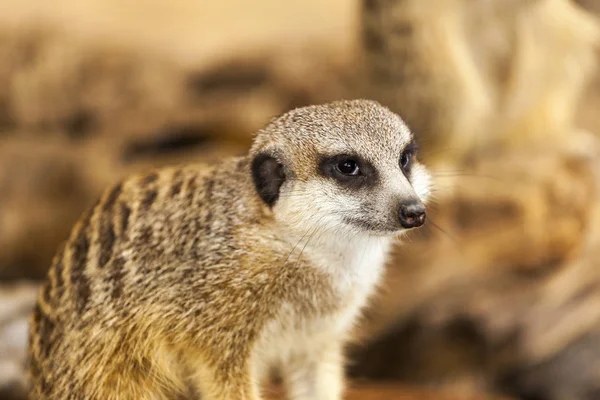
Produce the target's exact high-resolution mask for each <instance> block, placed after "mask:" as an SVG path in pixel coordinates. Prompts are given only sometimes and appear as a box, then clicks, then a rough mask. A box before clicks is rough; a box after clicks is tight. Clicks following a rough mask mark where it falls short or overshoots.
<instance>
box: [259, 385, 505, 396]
mask: <svg viewBox="0 0 600 400" xmlns="http://www.w3.org/2000/svg"><path fill="white" fill-rule="evenodd" d="M266 395H267V398H268V399H269V400H284V399H285V397H284V396H283V395H282V391H281V390H280V389H272V390H269V392H268V393H266ZM345 400H511V399H509V398H506V397H499V396H492V395H486V394H465V393H462V392H459V391H457V390H451V389H437V390H436V389H424V388H415V387H410V386H404V385H399V384H361V385H358V384H354V385H352V387H351V388H350V389H349V390H348V392H347V395H346V397H345Z"/></svg>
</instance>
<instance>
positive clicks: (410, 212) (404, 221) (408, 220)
mask: <svg viewBox="0 0 600 400" xmlns="http://www.w3.org/2000/svg"><path fill="white" fill-rule="evenodd" d="M398 216H399V217H400V225H402V227H403V228H406V229H409V228H417V227H419V226H421V225H423V224H424V223H425V216H426V214H425V206H424V205H423V203H421V202H420V201H412V202H410V203H403V204H400V210H399V212H398Z"/></svg>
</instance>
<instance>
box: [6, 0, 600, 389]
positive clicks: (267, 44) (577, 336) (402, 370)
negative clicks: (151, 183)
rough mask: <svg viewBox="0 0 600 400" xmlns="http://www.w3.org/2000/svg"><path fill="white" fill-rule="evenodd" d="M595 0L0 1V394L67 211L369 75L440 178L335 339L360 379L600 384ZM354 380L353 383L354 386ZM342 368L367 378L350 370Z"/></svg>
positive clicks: (12, 383) (348, 94) (17, 383)
mask: <svg viewBox="0 0 600 400" xmlns="http://www.w3.org/2000/svg"><path fill="white" fill-rule="evenodd" d="M599 13H600V0H585V1H584V0H580V1H574V0H327V1H322V0H287V1H285V2H282V1H279V0H254V1H252V2H247V1H243V0H220V1H218V2H209V1H206V0H204V1H192V0H174V1H170V2H169V1H166V0H162V1H160V0H145V1H143V2H139V1H133V0H54V1H53V2H46V1H41V0H2V2H1V3H0V399H22V398H24V397H23V396H24V395H23V388H24V386H25V385H26V382H25V378H24V374H23V362H24V357H25V346H26V341H27V318H28V314H29V312H30V309H31V308H32V306H33V303H34V301H35V298H36V295H37V293H36V292H37V284H38V282H39V281H40V279H43V278H44V277H45V273H46V270H47V268H48V267H49V265H50V261H51V258H52V256H53V255H54V252H55V250H56V249H57V247H58V245H59V244H60V243H61V242H62V241H63V240H65V239H66V238H67V236H68V233H69V231H70V229H71V227H72V225H73V224H74V222H75V221H76V220H77V218H78V217H79V215H80V214H81V213H82V211H83V210H84V209H85V208H86V207H88V206H90V205H91V204H92V203H93V202H94V201H95V199H96V197H97V196H99V194H100V192H101V191H102V190H103V189H104V188H105V187H106V186H108V185H110V184H112V183H114V182H115V181H117V180H118V179H120V178H121V177H123V176H125V175H127V174H130V173H132V172H134V171H139V170H142V169H146V168H150V167H153V166H162V165H168V164H176V163H185V162H205V161H211V160H215V159H218V158H221V157H223V156H225V155H236V154H242V153H244V152H245V151H246V150H247V149H248V146H249V144H250V141H251V140H252V135H253V133H254V132H255V131H256V130H257V129H259V128H261V127H262V126H263V125H264V124H266V123H267V122H268V121H269V119H271V118H272V117H275V116H277V115H279V114H281V113H283V112H285V111H287V110H290V109H292V108H295V107H299V106H304V105H308V104H315V103H323V102H327V101H331V100H335V99H340V98H357V97H369V98H373V99H376V100H378V101H380V102H381V103H383V104H385V105H386V106H388V107H390V108H391V109H392V110H394V111H396V112H398V113H399V114H400V115H402V116H403V117H404V118H405V119H406V120H407V121H408V123H409V125H410V126H411V127H412V128H413V130H414V131H415V133H416V135H417V137H418V140H419V142H420V145H421V147H422V149H423V150H422V159H423V161H424V162H425V163H426V164H427V165H428V166H429V168H430V169H431V171H432V173H433V175H434V177H435V204H433V205H432V206H431V209H430V211H429V215H431V218H430V219H429V224H427V225H426V226H425V227H423V228H422V229H420V230H419V231H416V232H413V234H412V235H411V236H410V241H409V242H407V243H405V244H400V245H398V246H397V248H396V249H395V251H394V257H393V259H392V260H391V261H390V266H389V269H388V276H387V277H386V279H385V282H384V285H383V287H382V290H381V293H379V294H378V295H377V297H376V298H375V299H374V301H373V303H372V305H371V307H370V308H369V310H368V311H367V312H366V313H365V316H364V319H363V321H362V322H361V324H360V326H359V327H358V329H357V340H356V341H355V343H353V344H352V345H351V347H350V349H349V355H350V356H351V358H350V362H349V367H348V373H349V375H350V376H351V377H352V381H353V384H354V385H358V386H357V389H356V392H354V396H355V398H356V399H384V398H385V399H388V398H402V399H415V400H416V399H419V400H425V399H433V398H435V399H443V398H448V399H477V398H480V399H484V398H492V397H491V396H496V395H499V396H506V397H503V398H507V399H523V400H564V399H567V400H580V399H581V400H596V399H600V246H599V244H600V221H599V214H598V211H599V210H600V207H599V206H600V202H599V200H600V192H599V189H600V175H599V173H600V151H599V150H600V147H599V138H598V135H599V134H600V114H598V112H599V111H600V108H599V107H600V74H599V73H598V66H597V61H598V56H599V53H598V39H599V35H600V25H599V23H598V20H597V18H598V16H599V15H600V14H599ZM365 385H366V386H365ZM358 387H369V388H375V389H372V390H371V389H368V390H367V389H365V390H366V391H359V389H358Z"/></svg>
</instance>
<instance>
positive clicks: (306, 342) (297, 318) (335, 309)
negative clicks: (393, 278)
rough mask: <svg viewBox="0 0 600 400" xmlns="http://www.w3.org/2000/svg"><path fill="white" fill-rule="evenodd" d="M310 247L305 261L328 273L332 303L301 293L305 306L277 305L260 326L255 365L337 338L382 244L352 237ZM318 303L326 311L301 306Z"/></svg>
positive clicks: (374, 273)
mask: <svg viewBox="0 0 600 400" xmlns="http://www.w3.org/2000/svg"><path fill="white" fill-rule="evenodd" d="M311 250H312V251H310V252H309V254H310V256H308V258H309V259H310V261H311V263H313V265H315V266H316V267H317V268H319V269H320V270H322V271H323V272H325V273H326V274H328V275H329V277H330V279H328V281H329V282H331V285H332V287H331V288H330V289H331V293H333V297H334V298H335V301H334V305H333V306H331V304H329V305H326V304H325V303H327V302H328V301H329V300H330V299H326V298H324V297H323V296H322V295H321V294H319V293H314V295H306V296H302V298H303V301H307V300H308V299H310V300H309V301H311V302H312V304H309V305H308V307H306V304H303V305H298V304H294V303H293V302H286V303H284V304H282V306H281V309H280V310H279V312H278V313H277V315H276V317H275V318H273V319H272V320H271V321H269V323H268V324H267V325H266V326H265V327H264V330H263V332H262V335H261V340H260V341H259V343H258V345H257V352H256V354H257V356H258V358H259V360H257V361H258V365H261V366H262V367H261V369H264V368H269V367H270V366H272V365H276V364H278V363H280V362H285V360H286V359H287V358H289V357H292V356H294V355H295V354H298V353H300V354H302V353H306V352H314V351H315V349H318V348H319V347H320V346H326V345H327V344H328V343H331V342H332V341H339V340H342V339H343V338H344V337H345V335H346V333H347V332H348V331H349V330H350V328H351V327H352V324H353V323H354V321H355V320H356V318H357V316H358V314H359V312H360V310H361V309H362V308H363V307H364V305H365V304H366V302H367V299H368V297H369V295H370V294H371V293H372V292H373V290H374V287H375V285H376V284H377V282H378V281H379V278H380V276H381V274H382V272H383V268H384V264H385V261H386V259H387V252H388V244H387V243H386V242H382V241H374V240H372V241H366V243H356V242H355V243H353V246H352V245H350V244H348V245H345V244H343V243H340V244H339V246H335V247H334V246H329V252H322V253H321V252H319V251H315V249H311ZM304 290H307V291H310V290H311V288H304ZM321 307H323V308H327V311H324V312H322V313H321V312H316V313H309V314H306V313H305V312H304V311H303V310H304V309H306V308H308V309H311V310H319V309H320V308H321Z"/></svg>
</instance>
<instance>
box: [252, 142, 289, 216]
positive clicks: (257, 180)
mask: <svg viewBox="0 0 600 400" xmlns="http://www.w3.org/2000/svg"><path fill="white" fill-rule="evenodd" d="M252 179H253V180H254V186H255V187H256V192H257V193H258V195H259V196H260V197H261V199H262V200H263V201H264V202H265V203H267V205H268V206H269V207H273V205H274V204H275V202H276V201H277V199H278V198H279V189H280V188H281V185H283V182H285V172H284V171H283V165H282V164H281V163H280V162H279V161H277V159H276V158H275V157H273V156H272V155H270V154H267V153H259V154H257V155H256V156H255V157H254V159H253V160H252Z"/></svg>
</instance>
